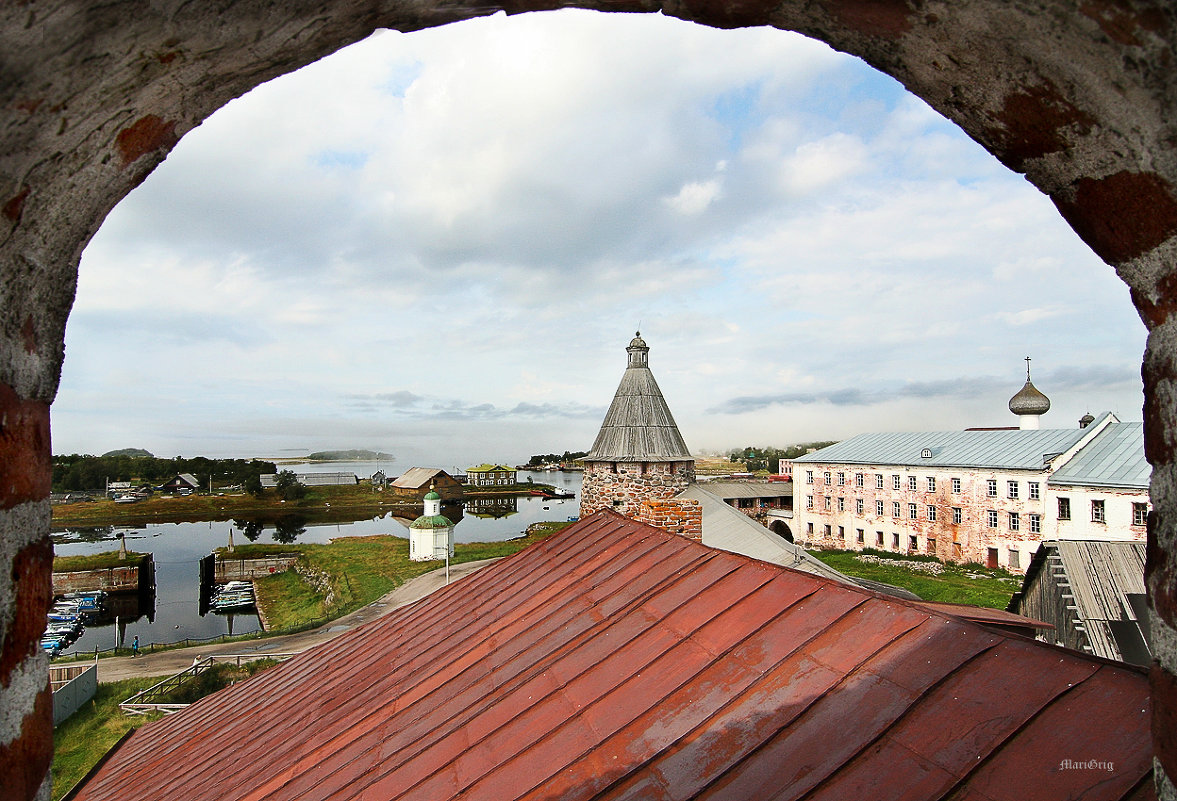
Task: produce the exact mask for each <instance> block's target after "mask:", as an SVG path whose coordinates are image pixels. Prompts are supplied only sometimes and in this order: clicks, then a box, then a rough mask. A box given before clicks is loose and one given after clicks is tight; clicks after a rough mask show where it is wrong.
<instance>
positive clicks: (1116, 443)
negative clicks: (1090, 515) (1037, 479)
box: [1047, 423, 1152, 489]
mask: <svg viewBox="0 0 1177 801" xmlns="http://www.w3.org/2000/svg"><path fill="white" fill-rule="evenodd" d="M1151 478H1152V466H1151V465H1150V464H1149V463H1148V460H1147V459H1145V458H1144V423H1110V424H1109V425H1108V426H1107V427H1106V428H1104V430H1103V431H1100V432H1099V434H1098V435H1096V437H1095V439H1093V440H1091V442H1089V443H1087V444H1086V445H1084V446H1083V449H1082V450H1080V451H1079V452H1078V453H1077V454H1075V456H1074V457H1073V458H1072V459H1071V460H1070V461H1068V462H1067V463H1066V464H1065V465H1063V466H1062V467H1060V468H1059V469H1058V470H1056V471H1054V473H1053V474H1051V476H1050V479H1049V480H1048V481H1047V483H1048V484H1051V485H1068V486H1069V485H1074V486H1089V487H1124V488H1131V489H1148V483H1149V479H1151Z"/></svg>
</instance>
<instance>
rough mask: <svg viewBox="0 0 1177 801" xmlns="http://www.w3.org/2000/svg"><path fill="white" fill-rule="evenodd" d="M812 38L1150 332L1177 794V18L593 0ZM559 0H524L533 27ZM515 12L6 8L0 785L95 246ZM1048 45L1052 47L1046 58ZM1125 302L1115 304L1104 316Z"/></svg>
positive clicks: (30, 695)
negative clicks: (416, 55)
mask: <svg viewBox="0 0 1177 801" xmlns="http://www.w3.org/2000/svg"><path fill="white" fill-rule="evenodd" d="M571 5H576V6H579V7H583V8H598V9H607V10H613V11H645V12H660V13H665V14H668V15H673V16H677V17H679V18H682V19H686V20H693V21H696V22H700V23H703V24H707V25H714V26H717V27H722V28H733V27H747V26H772V27H776V28H780V29H783V30H795V31H799V32H801V33H803V34H806V35H809V36H813V37H814V38H817V39H820V40H822V41H824V42H827V43H828V44H830V45H832V46H833V47H835V48H836V49H838V50H842V51H845V52H848V53H852V54H854V55H856V56H859V57H861V58H863V59H864V60H865V61H866V62H867V63H869V64H872V65H874V66H875V67H877V68H878V69H880V70H883V71H884V72H886V73H887V74H889V75H891V76H893V77H895V78H896V79H898V80H899V81H900V82H901V83H902V84H903V85H904V86H906V87H907V88H908V89H909V90H911V91H912V92H914V93H915V94H916V95H918V96H919V97H921V98H922V99H923V100H925V101H926V102H927V103H928V104H930V105H931V107H932V108H934V109H936V110H938V111H939V112H940V113H942V114H944V115H945V116H946V117H947V118H948V119H950V120H953V121H954V122H956V123H957V124H959V125H960V126H961V127H962V128H963V129H964V130H965V131H966V132H968V134H969V135H970V136H971V137H972V138H973V139H974V140H975V141H977V142H979V143H981V145H982V146H984V147H985V148H987V149H988V150H989V152H991V153H993V154H994V156H996V158H997V159H998V160H999V161H1001V162H1002V163H1003V164H1005V165H1006V166H1008V167H1009V168H1010V169H1012V170H1015V171H1017V172H1018V173H1019V174H1022V175H1024V176H1025V178H1026V180H1027V181H1029V182H1030V183H1032V184H1033V185H1034V186H1036V187H1038V188H1039V189H1040V190H1041V191H1042V192H1044V193H1046V194H1047V195H1049V196H1050V198H1051V200H1052V201H1053V202H1054V204H1055V205H1056V207H1057V208H1058V209H1059V211H1060V213H1061V214H1062V216H1063V217H1064V218H1065V219H1066V220H1067V222H1068V223H1069V224H1070V225H1071V227H1072V228H1073V229H1074V230H1075V231H1076V232H1077V233H1078V234H1079V236H1080V237H1081V238H1082V239H1083V240H1084V241H1085V242H1086V243H1087V244H1088V245H1089V246H1090V247H1091V248H1092V250H1093V251H1094V252H1095V253H1096V254H1098V255H1099V256H1100V257H1101V258H1102V259H1103V260H1104V261H1105V262H1107V263H1108V264H1109V265H1112V266H1113V267H1114V268H1115V269H1116V271H1117V273H1118V274H1119V276H1120V277H1121V278H1122V279H1123V280H1124V282H1125V283H1126V284H1127V285H1128V288H1129V289H1130V291H1131V296H1132V301H1133V303H1134V304H1135V306H1136V309H1137V311H1138V312H1139V314H1140V317H1141V320H1142V321H1143V322H1144V324H1145V326H1146V327H1147V328H1148V331H1149V338H1148V345H1147V348H1146V352H1145V357H1144V369H1143V371H1142V376H1143V379H1144V388H1145V409H1144V419H1145V432H1146V452H1147V454H1148V457H1149V461H1150V462H1151V463H1152V465H1153V467H1154V472H1153V480H1152V488H1151V492H1150V495H1151V498H1152V501H1153V504H1154V507H1155V511H1154V513H1153V515H1152V517H1151V518H1150V524H1149V556H1148V586H1149V590H1150V599H1151V601H1152V605H1153V609H1154V611H1155V617H1154V625H1153V629H1152V630H1153V633H1154V636H1155V639H1156V645H1157V647H1156V651H1155V653H1156V656H1157V664H1156V666H1155V667H1154V669H1153V674H1152V688H1153V703H1152V709H1153V715H1154V744H1155V747H1156V757H1157V764H1158V767H1159V768H1160V770H1159V771H1158V776H1159V780H1158V788H1159V794H1160V795H1161V796H1162V797H1163V798H1177V790H1174V787H1173V785H1172V783H1171V782H1170V781H1169V780H1168V778H1167V777H1168V776H1177V315H1175V314H1173V312H1174V311H1177V92H1174V91H1173V86H1174V78H1173V75H1174V71H1173V69H1172V65H1173V64H1174V63H1177V13H1175V12H1174V8H1173V5H1172V3H1171V2H1170V0H1120V1H1118V2H1108V1H1106V0H1103V1H1097V2H1084V3H1075V2H1073V1H1072V0H1043V2H1039V3H1010V2H1003V1H1002V0H975V2H968V3H950V2H944V1H943V0H939V1H937V0H921V1H920V2H916V0H902V1H896V2H870V3H868V2H847V0H771V2H764V1H762V0H749V1H748V2H739V3H735V2H730V0H717V1H716V2H708V3H654V2H648V0H576V2H573V3H571ZM550 7H552V4H550V3H546V2H539V1H537V0H523V2H520V3H515V4H512V5H510V7H509V10H510V11H512V12H514V13H518V12H523V11H529V10H542V9H545V8H550ZM503 8H505V6H502V5H501V4H499V5H496V4H495V3H484V2H479V3H472V2H469V0H454V2H449V3H445V4H440V3H431V2H427V0H410V2H388V0H374V2H357V1H356V0H341V1H340V2H336V3H331V4H328V5H324V4H322V3H319V2H310V1H309V0H289V1H288V2H284V3H272V2H268V0H238V2H234V3H230V4H221V5H211V4H194V3H182V2H178V1H177V0H156V1H155V2H150V3H149V2H145V1H144V0H127V1H126V2H122V3H116V4H94V3H90V2H83V1H82V0H49V2H46V3H38V4H37V5H36V6H35V7H33V6H30V5H29V4H22V3H9V4H7V5H4V6H0V52H3V53H4V68H5V69H4V80H3V81H0V101H2V102H0V109H3V110H2V111H0V114H2V115H3V124H0V418H2V419H3V420H4V424H3V425H2V426H0V777H3V778H4V779H5V780H6V781H7V784H5V785H4V790H5V794H6V796H7V797H11V798H14V799H22V798H30V797H41V798H48V797H49V791H50V788H49V782H48V778H47V777H48V766H49V759H50V756H51V753H52V730H51V727H50V699H49V693H48V685H47V682H46V681H45V679H44V675H45V658H44V656H43V655H42V654H41V653H40V648H39V647H38V645H37V639H38V637H39V635H40V631H41V629H42V627H43V625H44V611H45V608H46V607H47V604H48V601H49V593H50V582H49V576H50V573H51V570H52V548H51V546H50V544H49V537H48V534H49V502H48V496H49V476H50V470H49V468H50V453H51V450H50V444H49V404H50V402H51V401H52V400H53V397H54V395H55V394H56V391H57V384H58V379H59V377H60V369H61V361H62V358H63V354H64V341H65V340H64V336H65V324H66V319H67V317H68V314H69V310H70V306H71V304H72V301H73V294H74V290H75V287H76V285H77V267H78V262H79V259H80V257H81V253H82V249H83V247H84V246H85V244H86V242H87V241H88V240H89V238H90V236H92V235H93V233H94V232H95V231H96V230H97V228H98V225H99V224H100V223H101V221H102V219H103V218H104V217H105V215H106V214H107V212H108V211H109V210H110V209H111V208H113V207H114V205H115V204H116V203H117V202H118V201H119V200H120V199H122V198H123V197H124V196H125V195H126V194H127V193H128V192H130V191H131V189H133V188H134V187H135V186H137V185H139V184H140V183H141V182H142V181H143V180H144V179H145V178H146V176H147V175H148V174H149V173H150V172H151V170H152V169H154V167H155V166H156V165H157V164H159V163H160V162H161V161H162V160H163V159H164V157H165V156H166V155H167V153H168V152H169V151H170V150H171V149H172V148H173V147H174V146H175V145H176V143H177V142H178V141H179V139H180V137H181V136H183V135H184V134H185V133H186V132H188V131H189V130H191V129H192V128H193V127H194V126H196V125H198V124H199V123H200V122H201V121H202V120H203V119H205V118H206V117H208V115H209V114H211V113H212V112H213V111H215V110H216V109H217V108H219V107H221V106H222V105H224V104H225V103H227V102H228V101H229V100H230V99H232V98H234V97H236V96H238V95H240V94H243V93H244V92H246V91H248V90H249V89H251V88H253V87H254V86H257V85H258V84H260V83H262V82H264V81H266V80H269V79H270V78H273V77H275V76H278V75H281V74H283V73H286V72H290V71H293V70H295V69H298V68H299V67H301V66H303V65H305V64H308V63H310V62H313V61H315V60H316V59H318V58H321V57H323V56H325V55H327V54H328V53H331V52H334V51H335V50H337V49H339V48H341V47H343V46H345V45H347V44H350V43H353V42H356V41H359V40H361V39H363V38H365V37H367V36H368V35H370V34H371V33H372V32H373V31H375V30H377V29H380V28H389V29H393V30H400V31H412V30H418V29H421V28H427V27H432V26H436V25H442V24H445V23H447V22H452V21H456V20H460V19H464V18H467V17H471V16H476V15H485V14H492V13H495V12H496V11H499V10H502V9H503ZM1044 43H1045V44H1044ZM1109 302H1115V301H1112V300H1109Z"/></svg>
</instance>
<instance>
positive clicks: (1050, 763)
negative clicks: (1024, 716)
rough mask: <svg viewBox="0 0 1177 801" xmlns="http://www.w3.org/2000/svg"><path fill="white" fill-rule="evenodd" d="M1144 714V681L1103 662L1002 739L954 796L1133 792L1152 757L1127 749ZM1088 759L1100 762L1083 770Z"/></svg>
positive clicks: (1017, 800)
mask: <svg viewBox="0 0 1177 801" xmlns="http://www.w3.org/2000/svg"><path fill="white" fill-rule="evenodd" d="M1062 662H1063V659H1061V658H1060V659H1059V660H1058V667H1061V666H1062ZM1096 710H1098V711H1096ZM1149 717H1150V706H1149V694H1148V687H1147V685H1141V684H1140V682H1138V681H1135V680H1134V678H1133V677H1132V676H1131V675H1130V674H1129V673H1127V672H1126V671H1116V669H1115V668H1112V667H1109V666H1108V665H1107V664H1101V665H1099V669H1098V670H1097V671H1095V672H1094V673H1093V674H1092V677H1091V678H1089V679H1087V680H1086V681H1084V682H1081V683H1078V684H1076V685H1075V686H1074V687H1073V688H1072V689H1071V690H1069V691H1068V692H1065V693H1063V694H1061V695H1059V696H1058V697H1057V698H1056V699H1055V700H1054V701H1053V702H1051V703H1050V704H1048V705H1047V706H1046V707H1045V708H1044V709H1043V710H1042V711H1040V712H1039V713H1038V714H1037V715H1035V716H1034V718H1033V719H1032V720H1031V721H1030V722H1029V723H1028V724H1027V725H1026V726H1024V727H1023V728H1022V729H1021V730H1019V731H1018V733H1017V734H1016V735H1014V736H1013V737H1011V738H1010V739H1009V740H1007V741H1006V742H1005V743H1004V744H1003V745H1002V748H1001V749H1000V750H999V751H998V752H997V753H995V754H994V755H993V756H991V757H990V758H988V759H987V760H985V763H984V765H983V766H981V768H979V769H978V770H976V771H974V772H973V773H971V774H970V775H969V781H968V785H967V786H966V787H965V788H962V789H963V790H964V791H965V792H962V793H960V794H959V796H957V795H954V796H953V798H956V797H962V798H978V799H980V798H984V799H992V800H993V801H1003V800H1004V801H1024V799H1025V798H1026V797H1027V789H1028V787H1031V786H1032V787H1033V789H1034V793H1033V794H1034V795H1035V796H1041V797H1045V796H1047V795H1048V794H1049V795H1050V797H1052V798H1091V799H1100V801H1103V800H1104V799H1117V798H1123V797H1125V796H1127V795H1129V794H1130V793H1132V792H1134V791H1135V789H1136V788H1137V785H1138V783H1139V777H1140V776H1141V775H1142V774H1143V773H1145V772H1147V771H1148V765H1149V764H1150V763H1151V761H1152V756H1151V754H1148V753H1143V752H1141V751H1138V750H1134V749H1132V748H1131V747H1129V748H1127V749H1126V748H1125V746H1126V745H1128V744H1129V743H1130V741H1131V740H1132V738H1133V735H1132V734H1131V732H1132V731H1133V730H1134V729H1136V728H1137V727H1139V726H1141V725H1148V721H1149ZM1111 754H1117V755H1118V756H1115V757H1113V756H1110V755H1111ZM1089 760H1090V761H1094V762H1098V763H1100V766H1099V767H1088V766H1087V763H1088V761H1089ZM982 768H983V769H982ZM1030 777H1034V781H1033V784H1032V785H1029V784H1027V783H1028V782H1029V781H1030Z"/></svg>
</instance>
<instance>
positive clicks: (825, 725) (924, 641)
mask: <svg viewBox="0 0 1177 801" xmlns="http://www.w3.org/2000/svg"><path fill="white" fill-rule="evenodd" d="M1148 707H1149V705H1148V685H1147V681H1146V679H1145V676H1144V674H1143V672H1142V671H1139V670H1135V669H1133V668H1129V667H1125V666H1120V665H1115V664H1111V663H1108V662H1106V661H1104V660H1099V659H1093V658H1090V657H1086V656H1083V655H1081V654H1077V653H1074V652H1069V651H1065V650H1062V649H1058V648H1053V647H1048V646H1043V645H1040V644H1037V643H1034V642H1032V641H1029V640H1025V639H1022V638H1019V637H1013V636H1009V635H1006V634H1003V633H1000V632H996V631H992V630H989V629H986V628H984V627H982V626H979V625H976V624H974V623H972V622H969V621H967V620H962V619H960V618H958V617H955V616H952V615H948V614H944V613H942V612H939V611H937V610H934V609H929V608H927V607H920V606H918V605H917V604H914V603H909V602H906V601H900V600H895V599H890V598H886V597H883V596H879V595H876V594H874V593H871V592H869V591H865V590H861V589H858V588H855V587H848V586H845V585H842V584H839V583H836V582H833V581H830V580H828V579H824V578H821V577H816V576H813V575H809V574H806V573H801V572H798V571H793V570H790V569H788V568H783V567H779V566H776V565H771V564H766V563H763V562H758V561H756V560H752V559H748V558H745V557H741V556H738V555H735V554H730V553H726V552H723V551H716V550H713V549H710V548H707V547H705V546H703V545H700V544H698V543H694V542H690V541H688V540H685V539H683V538H679V537H674V536H672V535H668V534H666V533H665V532H661V531H658V530H656V529H653V528H650V527H647V526H643V525H641V524H639V523H635V522H633V521H630V520H626V519H624V518H621V517H619V516H617V515H615V514H613V513H611V512H601V513H598V514H596V515H594V516H592V517H590V518H587V519H585V520H582V521H581V522H580V523H578V524H576V525H574V526H570V527H569V528H568V529H566V530H565V531H564V532H562V533H561V534H559V535H556V536H554V537H552V538H550V539H548V540H546V541H544V542H541V543H539V544H537V545H536V546H533V547H532V548H529V549H527V550H526V551H523V552H520V553H519V554H517V555H515V556H513V557H510V558H508V559H504V560H502V561H500V562H498V563H496V564H495V565H492V566H491V567H488V568H485V569H484V570H482V571H479V572H477V573H475V574H472V575H471V576H469V577H467V578H465V579H463V580H462V581H460V582H457V583H455V584H453V585H451V586H449V587H447V588H445V589H443V590H440V591H439V592H438V593H435V594H434V595H433V596H430V597H429V598H426V599H423V600H422V601H420V602H418V603H417V604H414V605H413V606H410V607H406V608H404V609H401V610H398V611H396V612H394V613H392V614H390V615H387V616H385V617H383V618H380V619H378V620H376V621H373V622H372V623H370V624H368V625H367V626H364V627H362V628H359V629H357V630H354V631H352V632H348V633H346V634H344V635H342V636H341V637H339V638H337V639H336V640H333V641H332V642H330V643H327V644H326V645H324V646H321V647H319V648H316V649H314V650H312V651H308V652H306V653H304V654H302V655H300V656H299V657H297V658H295V659H292V660H290V661H289V662H287V663H285V664H283V665H281V666H278V667H275V668H273V669H271V670H269V671H266V672H265V673H263V674H261V675H259V676H258V677H256V678H255V679H253V680H251V681H250V682H246V683H243V684H239V685H237V686H235V687H232V688H229V689H227V690H225V691H222V692H220V693H217V694H215V695H213V696H210V697H209V698H206V699H204V700H203V701H201V702H199V703H197V704H194V705H193V706H192V707H190V708H189V709H188V710H186V711H185V712H183V713H181V714H178V715H174V716H171V717H169V718H166V719H164V720H160V721H156V722H155V723H151V724H148V725H147V726H144V727H143V728H142V729H140V730H139V731H138V732H136V733H135V734H134V735H133V736H132V737H131V738H129V739H128V740H127V742H126V743H125V744H124V745H123V746H122V747H121V748H120V749H119V750H118V751H117V752H116V753H115V754H113V756H112V757H111V758H110V759H109V760H108V761H107V763H106V764H105V765H103V766H102V767H101V768H100V769H99V770H98V771H97V772H96V773H95V775H94V776H93V778H92V779H91V780H90V781H89V782H88V783H87V785H86V786H85V787H84V788H82V789H81V790H80V791H79V793H78V794H77V798H78V799H84V800H85V801H95V800H98V799H116V798H135V799H137V801H144V800H149V799H161V801H163V800H164V799H167V800H168V801H170V799H171V798H176V797H199V798H201V799H262V798H265V799H339V801H344V800H345V799H356V800H357V801H358V800H359V799H364V800H365V801H367V800H368V799H436V798H462V799H494V800H495V801H501V800H504V799H523V798H534V799H538V798H561V799H569V800H573V799H584V800H585V801H588V800H589V799H611V798H623V797H625V798H634V797H642V798H675V799H694V798H711V797H720V796H722V797H735V798H741V799H755V800H756V801H759V799H777V798H780V799H785V798H801V797H806V798H829V799H837V798H850V797H871V798H905V799H913V798H918V799H924V798H926V799H933V798H956V797H961V798H963V797H978V798H982V797H983V798H1002V797H1010V798H1014V797H1018V798H1020V797H1025V794H1026V792H1027V787H1028V786H1029V785H1028V784H1027V783H1028V782H1033V790H1034V792H1033V795H1034V796H1035V797H1037V798H1070V797H1079V796H1082V795H1083V794H1084V793H1088V794H1091V793H1095V795H1092V796H1091V797H1096V796H1098V797H1100V798H1135V797H1147V796H1148V789H1147V788H1148V783H1147V781H1146V780H1147V779H1148V777H1149V776H1150V775H1151V747H1150V741H1149V734H1148V732H1149V714H1148ZM1088 758H1097V759H1099V760H1102V761H1104V762H1107V763H1112V764H1114V770H1108V771H1094V772H1093V771H1085V770H1070V771H1068V770H1065V769H1062V768H1060V765H1062V764H1063V761H1064V760H1067V759H1072V760H1076V761H1077V760H1079V759H1088Z"/></svg>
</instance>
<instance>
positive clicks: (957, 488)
mask: <svg viewBox="0 0 1177 801" xmlns="http://www.w3.org/2000/svg"><path fill="white" fill-rule="evenodd" d="M874 477H875V478H874V481H875V489H885V485H886V482H885V481H884V480H883V479H884V476H883V474H882V473H875V474H874ZM822 478H823V480H824V483H825V484H826V486H834V485H835V484H834V482H835V480H836V481H837V486H839V487H842V486H845V485H846V474H845V473H833V472H831V471H829V470H826V471H825V472H824V473H822ZM950 482H951V486H952V494H953V495H959V494H960V493H961V489H962V482H961V480H960V479H959V478H952V479H950ZM805 483H806V484H814V483H815V480H814V471H812V470H806V471H805ZM854 486H856V487H865V486H866V474H865V473H855V474H854ZM924 486H925V488H926V489H927V491H928V492H935V491H936V477H935V476H925V477H924ZM891 489H893V490H902V489H903V476H900V475H896V474H892V476H891ZM907 489H908V490H909V491H911V492H918V491H919V477H917V476H908V477H907ZM998 489H999V486H998V481H997V479H995V478H990V479H986V485H985V490H986V494H987V496H988V497H990V498H996V497H998ZM1005 497H1007V498H1015V499H1016V498H1020V497H1021V482H1018V481H1013V480H1007V481H1006V482H1005ZM1026 497H1027V498H1029V499H1030V500H1032V501H1036V500H1038V499H1039V498H1041V497H1042V485H1041V482H1038V481H1027V482H1026Z"/></svg>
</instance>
